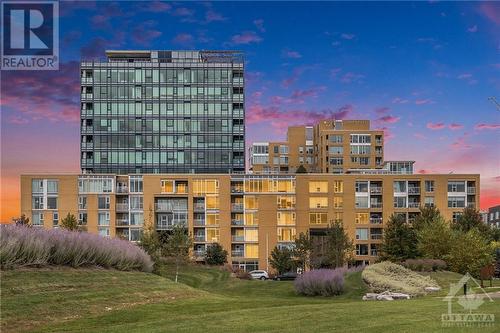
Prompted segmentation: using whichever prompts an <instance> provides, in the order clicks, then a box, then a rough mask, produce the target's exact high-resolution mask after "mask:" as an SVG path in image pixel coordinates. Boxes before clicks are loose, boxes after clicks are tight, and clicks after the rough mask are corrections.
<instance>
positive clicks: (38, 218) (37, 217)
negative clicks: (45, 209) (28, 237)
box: [31, 212, 43, 226]
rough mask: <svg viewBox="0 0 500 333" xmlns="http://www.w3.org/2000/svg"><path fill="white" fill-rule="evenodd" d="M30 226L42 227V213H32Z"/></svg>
mask: <svg viewBox="0 0 500 333" xmlns="http://www.w3.org/2000/svg"><path fill="white" fill-rule="evenodd" d="M31 218H32V221H31V224H32V225H33V226H43V213H39V212H33V214H32V216H31Z"/></svg>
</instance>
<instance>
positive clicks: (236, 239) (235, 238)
mask: <svg viewBox="0 0 500 333" xmlns="http://www.w3.org/2000/svg"><path fill="white" fill-rule="evenodd" d="M231 240H232V241H233V242H244V241H245V236H235V235H232V236H231Z"/></svg>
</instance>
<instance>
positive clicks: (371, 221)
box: [370, 217, 382, 224]
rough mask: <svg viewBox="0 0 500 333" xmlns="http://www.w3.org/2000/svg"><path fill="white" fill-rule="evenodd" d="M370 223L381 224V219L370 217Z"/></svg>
mask: <svg viewBox="0 0 500 333" xmlns="http://www.w3.org/2000/svg"><path fill="white" fill-rule="evenodd" d="M370 223H372V224H382V218H381V217H370Z"/></svg>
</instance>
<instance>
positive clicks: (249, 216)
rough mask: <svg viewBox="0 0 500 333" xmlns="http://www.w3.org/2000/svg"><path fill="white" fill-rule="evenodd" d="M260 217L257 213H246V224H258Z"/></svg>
mask: <svg viewBox="0 0 500 333" xmlns="http://www.w3.org/2000/svg"><path fill="white" fill-rule="evenodd" d="M258 224H259V219H258V218H257V214H256V213H255V212H253V213H245V225H258Z"/></svg>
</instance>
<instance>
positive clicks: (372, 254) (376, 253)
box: [370, 250, 378, 257]
mask: <svg viewBox="0 0 500 333" xmlns="http://www.w3.org/2000/svg"><path fill="white" fill-rule="evenodd" d="M370 255H371V256H372V257H378V250H370Z"/></svg>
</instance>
